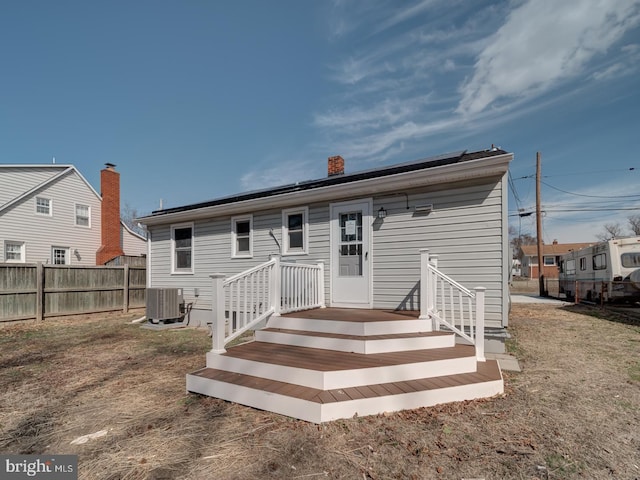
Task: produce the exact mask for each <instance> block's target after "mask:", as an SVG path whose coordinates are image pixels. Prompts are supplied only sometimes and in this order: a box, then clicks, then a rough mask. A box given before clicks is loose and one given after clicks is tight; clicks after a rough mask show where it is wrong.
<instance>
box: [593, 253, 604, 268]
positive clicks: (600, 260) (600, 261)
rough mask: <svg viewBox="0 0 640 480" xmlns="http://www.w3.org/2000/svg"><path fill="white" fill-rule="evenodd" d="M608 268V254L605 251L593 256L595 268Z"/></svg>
mask: <svg viewBox="0 0 640 480" xmlns="http://www.w3.org/2000/svg"><path fill="white" fill-rule="evenodd" d="M606 268H607V256H606V255H605V254H604V253H599V254H598V255H594V256H593V269H594V270H606Z"/></svg>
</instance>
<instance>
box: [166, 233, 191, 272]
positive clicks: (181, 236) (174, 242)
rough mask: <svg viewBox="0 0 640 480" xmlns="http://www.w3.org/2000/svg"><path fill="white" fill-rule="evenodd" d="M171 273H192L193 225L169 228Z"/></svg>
mask: <svg viewBox="0 0 640 480" xmlns="http://www.w3.org/2000/svg"><path fill="white" fill-rule="evenodd" d="M171 249H172V250H173V254H172V258H173V265H172V266H173V268H172V273H193V224H188V225H173V226H172V227H171Z"/></svg>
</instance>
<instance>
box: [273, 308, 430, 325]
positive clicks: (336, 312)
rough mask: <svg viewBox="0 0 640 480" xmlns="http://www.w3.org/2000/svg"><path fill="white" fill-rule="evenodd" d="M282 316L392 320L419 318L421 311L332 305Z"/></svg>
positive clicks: (332, 319)
mask: <svg viewBox="0 0 640 480" xmlns="http://www.w3.org/2000/svg"><path fill="white" fill-rule="evenodd" d="M282 316H283V317H293V318H310V319H315V320H327V321H334V322H335V321H339V322H390V321H394V320H418V317H419V316H420V312H417V311H415V310H368V309H363V308H334V307H330V308H314V309H312V310H303V311H300V312H293V313H285V314H283V315H282Z"/></svg>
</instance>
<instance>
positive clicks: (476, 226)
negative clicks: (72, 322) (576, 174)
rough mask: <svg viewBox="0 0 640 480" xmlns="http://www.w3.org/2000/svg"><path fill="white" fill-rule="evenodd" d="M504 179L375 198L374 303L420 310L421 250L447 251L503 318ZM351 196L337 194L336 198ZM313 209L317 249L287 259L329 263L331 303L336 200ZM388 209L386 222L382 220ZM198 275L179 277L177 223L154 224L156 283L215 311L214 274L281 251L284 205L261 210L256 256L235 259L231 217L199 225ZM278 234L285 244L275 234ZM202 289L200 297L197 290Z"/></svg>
mask: <svg viewBox="0 0 640 480" xmlns="http://www.w3.org/2000/svg"><path fill="white" fill-rule="evenodd" d="M502 190H503V182H502V179H501V178H495V179H483V180H481V181H473V182H470V183H466V184H464V185H462V184H456V185H447V186H446V187H443V186H439V187H437V188H431V189H429V190H424V189H423V190H421V191H413V192H408V204H409V207H410V209H407V198H406V197H405V195H404V193H402V194H381V195H380V196H374V199H373V200H374V203H373V215H374V223H373V240H372V252H371V254H372V260H373V306H374V308H392V309H395V308H402V309H418V308H419V295H418V291H419V281H420V249H423V248H428V249H430V252H431V253H434V254H438V255H439V268H440V269H441V270H442V271H443V272H444V273H445V274H447V275H449V276H451V277H452V278H453V279H455V280H456V281H457V282H459V283H461V284H462V285H464V286H466V287H467V288H469V289H473V288H474V287H476V286H483V287H485V288H486V289H487V292H486V319H487V324H488V326H495V327H499V326H501V325H502V322H503V319H502V317H503V304H504V302H503V300H504V298H503V291H504V282H503V264H502V258H503V250H504V246H503V240H504V239H503V232H504V224H503V222H504V220H503V218H504V217H503V213H504V212H503V208H506V205H504V203H503V191H502ZM343 200H346V199H335V201H336V202H339V201H343ZM420 204H433V208H434V210H433V212H431V213H430V214H428V215H425V214H414V212H413V207H414V206H415V205H420ZM304 206H308V207H309V249H308V251H309V254H308V255H299V256H286V257H283V261H298V262H301V263H307V262H308V263H315V262H317V261H323V262H324V264H325V272H326V274H325V286H326V292H327V299H326V300H327V304H328V303H329V301H330V299H329V298H328V295H329V292H330V277H331V275H330V271H329V270H330V262H329V260H330V257H329V255H330V252H329V241H330V240H329V239H330V235H329V215H330V208H329V203H322V204H311V205H304V204H302V205H300V207H304ZM380 207H384V208H385V210H387V217H386V218H385V219H384V220H379V219H376V218H375V215H376V212H377V211H378V209H379V208H380ZM194 229H195V239H194V252H193V262H194V273H193V274H191V275H183V274H173V275H172V274H171V272H170V269H171V239H170V237H171V226H170V225H163V226H154V227H151V228H150V232H151V239H152V241H151V253H150V256H151V258H150V259H148V262H149V264H150V266H151V272H152V273H151V286H153V287H182V288H183V289H184V296H185V300H186V301H187V302H195V306H194V308H197V309H209V308H211V279H210V278H209V275H211V274H213V273H223V274H225V275H227V276H231V275H234V274H236V273H239V272H242V271H244V270H246V269H248V268H251V267H253V266H255V265H258V264H260V263H263V262H266V261H267V260H269V258H270V255H272V254H277V253H280V251H279V248H278V244H279V245H282V244H283V240H282V210H281V209H273V210H265V211H259V212H253V258H250V259H244V258H243V259H234V258H231V217H222V218H215V219H209V220H206V221H196V222H195V223H194ZM271 229H273V235H274V236H275V237H276V239H277V242H278V243H276V241H275V240H274V239H273V238H272V237H271V236H270V234H269V231H270V230H271ZM195 288H198V289H199V291H200V295H199V297H198V298H196V297H195V295H194V289H195Z"/></svg>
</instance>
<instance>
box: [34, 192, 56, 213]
mask: <svg viewBox="0 0 640 480" xmlns="http://www.w3.org/2000/svg"><path fill="white" fill-rule="evenodd" d="M39 198H41V199H42V200H47V201H48V202H49V213H42V212H39V211H38V199H39ZM36 215H40V216H42V217H52V216H53V200H51V199H50V198H47V197H40V196H37V197H36Z"/></svg>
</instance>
